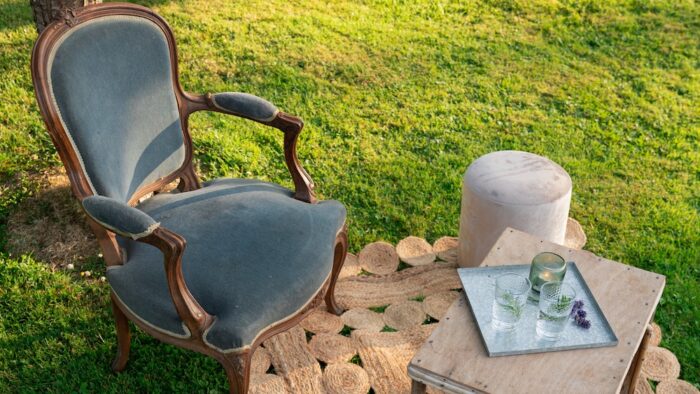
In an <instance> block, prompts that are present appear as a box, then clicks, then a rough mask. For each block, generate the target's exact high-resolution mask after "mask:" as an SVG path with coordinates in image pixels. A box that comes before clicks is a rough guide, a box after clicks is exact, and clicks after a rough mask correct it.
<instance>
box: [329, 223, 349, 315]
mask: <svg viewBox="0 0 700 394" xmlns="http://www.w3.org/2000/svg"><path fill="white" fill-rule="evenodd" d="M347 253H348V234H347V230H346V228H343V230H342V231H341V232H340V233H338V236H337V237H336V241H335V255H334V256H333V271H332V272H331V280H330V283H329V285H328V290H327V291H326V297H325V298H326V309H327V310H328V312H330V313H334V314H336V315H340V314H341V313H343V309H342V308H341V307H339V306H338V304H337V303H336V302H335V283H336V282H337V281H338V275H339V274H340V269H341V268H343V263H344V262H345V256H346V255H347Z"/></svg>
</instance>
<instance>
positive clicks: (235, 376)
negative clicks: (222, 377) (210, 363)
mask: <svg viewBox="0 0 700 394" xmlns="http://www.w3.org/2000/svg"><path fill="white" fill-rule="evenodd" d="M252 354H253V353H252V352H250V351H248V352H245V353H240V354H226V355H223V357H222V359H220V360H219V362H220V363H221V365H222V366H223V367H224V371H226V377H227V378H228V387H229V393H231V394H246V393H247V392H248V384H249V380H250V360H251V356H252Z"/></svg>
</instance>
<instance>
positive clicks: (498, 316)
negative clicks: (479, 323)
mask: <svg viewBox="0 0 700 394" xmlns="http://www.w3.org/2000/svg"><path fill="white" fill-rule="evenodd" d="M529 291H530V281H529V280H528V279H527V278H526V277H524V276H522V275H518V274H513V273H508V274H503V275H500V276H498V277H497V278H496V295H495V298H494V300H493V306H492V307H491V324H492V326H493V328H495V329H497V330H512V329H513V328H515V325H516V324H517V323H518V321H519V320H520V317H521V316H522V314H523V310H524V309H525V303H526V302H527V295H528V292H529Z"/></svg>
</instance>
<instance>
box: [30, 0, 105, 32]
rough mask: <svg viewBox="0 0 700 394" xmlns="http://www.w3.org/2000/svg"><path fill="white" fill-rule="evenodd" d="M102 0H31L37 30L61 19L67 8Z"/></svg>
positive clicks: (73, 8) (39, 30)
mask: <svg viewBox="0 0 700 394" xmlns="http://www.w3.org/2000/svg"><path fill="white" fill-rule="evenodd" d="M101 2H102V0H29V6H30V7H32V13H33V14H34V23H36V30H37V31H38V32H39V33H41V31H42V30H44V29H45V28H46V26H48V25H49V24H50V23H51V22H53V21H55V20H57V19H61V18H62V17H63V15H64V14H65V12H66V10H75V9H77V8H80V7H84V6H86V5H88V4H93V3H101Z"/></svg>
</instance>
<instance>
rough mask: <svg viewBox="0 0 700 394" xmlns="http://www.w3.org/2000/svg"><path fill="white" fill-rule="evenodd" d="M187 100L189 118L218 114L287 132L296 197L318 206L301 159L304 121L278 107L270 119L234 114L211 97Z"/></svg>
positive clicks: (287, 156) (287, 152) (287, 153)
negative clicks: (299, 150) (299, 143)
mask: <svg viewBox="0 0 700 394" xmlns="http://www.w3.org/2000/svg"><path fill="white" fill-rule="evenodd" d="M185 97H186V98H187V100H188V101H187V103H186V106H185V109H186V112H187V115H189V114H191V113H193V112H197V111H205V110H206V111H215V112H221V113H225V114H229V115H234V116H239V117H242V118H246V119H250V120H252V121H255V122H258V123H261V124H264V125H267V126H270V127H274V128H276V129H278V130H281V131H282V132H283V133H284V159H285V162H286V164H287V168H288V169H289V173H290V174H291V176H292V181H293V182H294V198H296V199H297V200H300V201H305V202H308V203H310V204H315V203H316V202H317V200H316V195H315V194H314V181H313V180H312V179H311V176H310V175H309V173H308V172H306V170H305V169H304V167H303V166H302V165H301V163H300V162H299V159H298V158H297V139H298V138H299V134H301V130H302V129H303V128H304V122H303V121H302V120H301V119H299V118H297V117H296V116H293V115H290V114H287V113H284V112H282V111H279V110H277V109H276V108H275V112H274V116H271V117H270V118H266V119H262V118H260V117H258V116H255V115H253V114H252V112H251V113H250V114H248V113H246V111H244V110H238V112H234V111H230V110H227V109H225V108H223V107H222V106H221V105H220V104H217V103H216V101H215V100H214V98H213V96H212V95H211V94H206V95H192V94H186V95H185ZM252 97H253V98H255V99H257V100H263V99H260V98H257V97H255V96H252ZM249 98H250V97H249ZM270 105H272V104H270Z"/></svg>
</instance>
